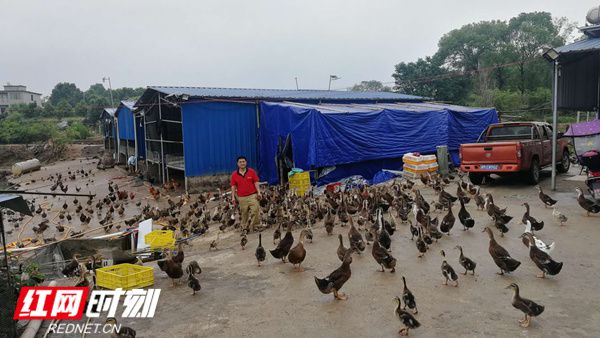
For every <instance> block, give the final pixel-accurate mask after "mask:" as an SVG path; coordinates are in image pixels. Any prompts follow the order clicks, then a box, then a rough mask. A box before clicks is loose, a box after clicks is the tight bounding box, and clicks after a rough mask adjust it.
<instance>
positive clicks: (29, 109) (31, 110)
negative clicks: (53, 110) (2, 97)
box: [7, 102, 42, 119]
mask: <svg viewBox="0 0 600 338" xmlns="http://www.w3.org/2000/svg"><path fill="white" fill-rule="evenodd" d="M13 112H14V113H18V114H19V115H21V116H23V117H24V118H27V119H31V118H35V117H38V116H40V115H41V112H42V109H41V108H40V107H38V106H37V104H36V103H35V102H34V103H29V104H24V103H19V104H15V105H12V106H10V107H8V109H7V113H8V114H10V113H13Z"/></svg>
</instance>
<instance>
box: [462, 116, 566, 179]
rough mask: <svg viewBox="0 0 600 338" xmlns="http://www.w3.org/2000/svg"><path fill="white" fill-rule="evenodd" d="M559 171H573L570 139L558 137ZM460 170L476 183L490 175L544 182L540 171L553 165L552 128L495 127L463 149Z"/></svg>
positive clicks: (531, 124)
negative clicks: (516, 175) (511, 175)
mask: <svg viewBox="0 0 600 338" xmlns="http://www.w3.org/2000/svg"><path fill="white" fill-rule="evenodd" d="M558 136H559V138H558V139H557V147H556V151H557V154H556V159H557V162H558V163H557V168H556V169H557V171H558V172H560V173H565V172H567V171H569V166H570V161H569V149H568V148H567V143H568V141H567V139H565V138H562V134H559V135H558ZM460 159H461V165H460V169H461V170H462V171H463V172H468V173H469V179H470V180H471V182H473V184H481V183H482V182H483V179H484V178H485V177H486V176H487V175H489V174H492V173H494V174H498V175H506V174H514V173H522V174H525V176H526V178H527V179H528V181H529V182H530V183H531V184H537V183H538V182H539V180H540V170H541V169H542V168H544V167H547V166H550V165H552V126H550V125H549V124H548V123H542V122H508V123H496V124H491V125H490V126H489V127H488V128H487V129H486V130H484V131H483V132H482V133H481V135H480V136H479V140H477V143H468V144H462V145H461V146H460Z"/></svg>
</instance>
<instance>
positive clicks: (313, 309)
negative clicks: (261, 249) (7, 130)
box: [9, 160, 600, 337]
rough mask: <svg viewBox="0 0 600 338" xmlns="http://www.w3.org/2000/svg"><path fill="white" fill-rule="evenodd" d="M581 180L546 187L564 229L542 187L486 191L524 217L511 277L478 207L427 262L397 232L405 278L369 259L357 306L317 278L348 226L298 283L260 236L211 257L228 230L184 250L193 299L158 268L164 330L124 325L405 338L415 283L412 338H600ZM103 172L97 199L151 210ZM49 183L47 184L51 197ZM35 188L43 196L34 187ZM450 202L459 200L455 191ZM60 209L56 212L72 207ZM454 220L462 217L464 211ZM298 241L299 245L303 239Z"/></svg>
mask: <svg viewBox="0 0 600 338" xmlns="http://www.w3.org/2000/svg"><path fill="white" fill-rule="evenodd" d="M80 166H83V167H85V168H92V167H95V164H94V162H91V161H86V160H82V161H81V162H79V160H74V161H67V162H59V163H57V164H55V165H53V166H50V167H45V168H44V169H43V170H42V171H39V172H37V173H32V174H28V175H25V176H23V177H21V178H19V179H18V180H17V181H19V182H21V183H22V185H23V186H24V187H25V183H26V182H27V181H28V180H29V181H30V180H31V178H32V177H39V175H48V174H49V173H51V172H57V171H65V170H67V169H71V170H73V169H76V168H78V167H80ZM578 172H579V168H578V167H576V168H572V169H571V172H570V173H569V174H567V175H563V176H560V177H559V180H558V190H557V191H556V192H550V191H549V184H550V179H549V177H548V175H545V177H544V180H543V182H542V183H541V186H542V187H544V188H545V189H546V190H548V193H550V194H551V195H552V196H553V197H555V198H556V199H558V200H559V203H558V205H559V209H560V210H561V212H562V213H564V214H565V215H567V216H568V217H569V221H568V222H567V224H566V225H565V226H560V225H558V224H557V223H556V222H555V221H554V220H553V217H552V210H551V209H546V208H544V206H543V204H542V203H541V202H540V200H539V199H538V197H537V191H536V190H535V189H534V188H533V187H532V186H529V185H526V184H524V183H521V182H517V181H515V180H513V179H505V180H499V181H496V182H493V183H492V184H490V185H485V186H483V187H482V190H483V191H484V192H490V193H492V195H493V196H494V199H495V202H496V204H497V205H499V206H500V207H505V206H506V207H508V212H507V213H508V214H509V215H512V216H514V217H515V218H514V220H513V221H512V222H511V223H510V224H509V227H510V231H509V232H508V233H507V234H506V236H505V237H503V238H501V237H499V236H498V233H497V232H496V231H495V234H496V238H497V240H498V242H499V243H500V244H501V245H502V246H504V247H505V248H506V249H507V250H508V251H509V252H510V253H511V255H512V256H513V257H514V258H516V259H518V260H520V261H521V262H522V265H521V266H520V267H519V268H518V269H517V270H516V271H515V272H514V273H512V274H510V275H505V276H499V275H497V274H496V272H498V268H497V267H496V265H495V264H494V263H493V261H492V259H491V257H490V256H489V254H488V252H487V248H488V238H487V235H486V234H485V233H482V232H481V231H482V229H483V227H484V226H486V225H491V223H490V220H489V217H488V216H487V214H486V213H485V212H484V211H476V210H475V206H474V204H473V202H471V203H470V204H468V205H467V209H468V211H469V212H470V213H471V215H472V216H473V218H474V219H475V221H476V225H475V227H474V228H473V229H471V230H469V231H462V229H461V226H460V225H459V224H458V223H459V222H458V220H457V225H455V227H454V229H453V230H452V233H451V236H449V237H444V238H443V239H441V240H440V241H439V243H437V244H433V245H432V246H431V248H430V250H429V251H428V252H427V253H426V254H425V256H424V257H423V258H417V249H416V247H415V244H414V242H413V241H411V240H410V233H409V229H408V225H400V224H398V225H397V228H398V231H397V232H396V233H395V234H394V235H393V236H392V252H393V255H394V256H395V257H396V258H397V259H398V264H397V268H396V273H395V274H391V273H389V272H385V273H382V272H379V271H378V268H379V266H378V265H377V264H376V263H375V261H374V260H373V257H372V256H371V253H370V247H367V250H366V251H365V253H363V254H362V256H355V257H354V261H353V263H352V265H351V268H352V277H351V278H350V280H349V281H348V282H347V283H346V285H344V287H343V289H342V291H344V292H345V293H346V294H347V295H348V296H349V299H348V300H347V301H338V300H334V299H333V296H332V295H324V294H321V293H320V292H319V290H318V289H317V287H316V285H315V282H314V280H313V276H319V277H324V276H326V275H327V274H329V273H330V272H331V271H333V270H334V269H336V268H337V267H338V266H339V265H340V262H339V260H338V258H337V256H336V249H337V246H338V240H337V234H338V233H341V234H343V235H344V240H345V243H346V245H347V237H346V234H347V231H348V228H347V227H345V228H343V227H340V226H338V225H336V227H335V229H334V234H335V236H327V235H326V233H325V230H324V228H323V227H322V225H321V224H318V225H317V226H315V227H314V233H315V238H314V242H313V243H306V244H305V248H306V250H307V256H306V259H305V261H304V263H303V266H304V268H305V271H304V272H295V271H293V270H292V266H291V265H290V264H283V263H281V261H279V260H276V259H274V258H273V257H271V256H270V254H268V253H267V261H266V262H265V264H264V265H263V266H262V267H257V266H256V260H255V258H254V249H255V248H256V245H257V242H258V235H257V234H251V235H249V237H248V239H249V243H248V246H247V248H246V250H241V248H240V245H239V239H240V237H239V233H237V232H233V231H231V230H228V231H227V232H226V233H225V235H224V236H221V242H220V244H219V250H217V251H209V249H208V248H209V242H210V241H212V240H213V239H214V238H215V236H216V232H217V229H216V228H217V227H216V226H212V227H211V230H210V232H209V233H207V234H206V235H205V236H203V237H200V238H198V239H195V240H193V241H192V243H191V246H189V247H188V246H186V247H184V251H185V255H186V262H187V261H189V260H192V259H194V260H197V261H198V262H199V263H200V266H201V267H202V274H201V275H200V276H199V280H200V283H201V284H202V290H201V291H200V292H199V293H197V294H196V295H195V296H192V295H191V290H190V289H189V288H188V287H187V285H186V281H185V279H182V281H181V283H180V285H179V286H176V287H173V286H171V280H170V279H168V278H166V275H165V274H164V273H162V272H161V271H160V270H159V269H158V267H157V266H156V264H155V263H149V264H148V265H149V266H153V267H154V268H155V284H154V287H156V288H160V289H162V294H161V298H160V300H159V303H158V307H157V312H156V315H155V317H154V319H124V320H122V323H123V324H124V325H127V326H130V327H132V328H134V329H135V330H137V333H138V337H241V336H244V337H395V336H397V332H398V330H399V329H400V327H401V324H400V322H399V321H398V319H397V318H396V317H395V316H394V309H395V303H394V300H393V297H394V296H396V295H401V292H402V278H401V277H402V276H405V277H406V279H407V283H408V286H409V288H410V289H411V290H412V292H413V293H414V295H415V297H416V301H417V304H418V307H419V314H418V315H417V316H416V318H417V319H418V320H419V321H420V322H421V324H422V326H421V327H420V328H419V329H416V330H414V331H412V330H411V332H410V334H411V336H416V337H442V336H450V337H457V336H458V337H487V336H492V337H517V336H525V337H598V336H599V335H600V313H599V312H598V311H597V308H598V301H599V300H600V296H598V292H597V286H598V285H599V284H598V280H599V277H600V261H599V260H598V257H599V256H600V246H599V245H597V242H598V240H599V239H600V227H599V226H600V215H594V216H590V217H586V216H585V212H584V211H583V210H582V209H581V208H580V207H579V206H578V205H577V201H576V194H575V192H574V188H575V187H576V186H580V187H583V182H582V181H581V179H580V178H579V177H577V174H578ZM94 173H95V176H94V178H93V179H94V183H93V188H90V190H91V189H94V190H95V191H96V192H97V193H98V194H99V195H100V196H102V194H105V193H106V182H107V180H108V179H111V180H113V181H114V182H118V184H119V185H120V186H122V187H126V189H128V190H133V191H137V192H138V195H137V196H136V199H135V201H137V200H138V199H142V200H143V201H144V202H149V203H152V202H151V201H148V200H146V196H145V194H143V192H145V191H146V189H147V188H146V187H145V186H143V185H142V186H137V187H136V186H135V185H136V183H135V180H133V179H132V178H130V177H127V176H125V172H124V171H123V170H122V169H118V168H114V169H110V170H107V171H94ZM42 183H43V182H37V183H36V184H38V185H39V186H43V184H42ZM138 184H139V183H138ZM27 187H28V188H31V187H35V185H34V184H33V183H29V185H27ZM43 189H47V188H40V191H44V190H43ZM448 191H455V188H454V187H452V188H451V189H448ZM82 192H83V191H82ZM422 192H423V194H424V196H425V197H426V199H427V200H428V201H431V200H433V199H434V198H435V197H434V195H433V193H432V191H431V189H423V190H422ZM524 201H527V202H529V204H531V206H532V211H531V213H532V215H533V216H534V217H536V218H537V219H538V220H543V221H544V222H545V224H546V225H545V227H544V229H543V230H541V231H539V232H536V236H538V237H539V238H541V239H542V240H544V241H545V242H546V243H548V242H552V241H555V242H556V248H555V249H554V251H553V252H552V253H551V255H552V257H554V258H555V259H556V260H558V261H562V262H564V267H563V270H562V271H561V273H560V274H559V275H557V276H551V277H548V278H546V279H538V278H536V277H535V275H536V274H537V273H538V272H539V270H538V269H537V268H536V267H535V265H534V264H533V262H532V261H531V260H530V258H529V255H528V249H526V247H525V246H524V245H523V244H522V242H521V240H520V239H519V235H521V233H522V232H523V229H524V226H523V225H522V224H520V219H521V217H522V215H523V213H524V211H525V209H524V207H523V206H521V204H522V203H523V202H524ZM49 204H50V205H52V208H56V207H57V206H60V205H61V204H62V202H59V203H57V202H49ZM454 210H455V213H456V212H457V211H458V208H457V207H455V209H454ZM136 212H138V210H137V209H136V207H135V205H134V203H130V204H129V205H128V207H127V210H126V215H130V214H134V213H136ZM94 222H95V220H93V221H92V224H93V223H94ZM34 223H35V222H32V223H31V224H34ZM77 224H78V222H77ZM28 228H29V230H27V227H26V229H25V230H23V232H22V234H21V236H22V237H27V236H30V235H32V234H31V233H30V232H28V231H30V229H31V225H29V227H28ZM272 232H273V229H268V230H266V231H264V233H263V234H264V235H263V245H264V246H265V248H266V249H272V248H273V247H274V245H273V243H272ZM102 233H103V231H100V232H98V233H97V235H100V234H102ZM16 235H18V234H17V233H16V232H14V233H13V234H12V235H11V236H12V237H9V241H11V240H15V239H16V237H15V236H16ZM48 235H51V233H49V234H47V236H48ZM55 235H56V236H59V235H60V234H55ZM294 236H295V237H296V239H298V236H299V231H296V232H295V233H294ZM11 238H12V239H11ZM21 239H22V238H21ZM458 244H460V245H462V246H463V248H464V251H465V255H467V256H469V257H470V258H472V259H473V260H475V261H476V262H477V263H478V265H477V270H476V273H475V276H470V275H469V276H463V275H462V274H461V275H459V282H460V286H459V287H458V288H455V287H452V286H444V285H442V281H443V279H442V275H441V270H440V266H441V263H442V257H441V255H440V254H439V251H440V250H442V249H443V250H445V251H446V254H447V260H448V262H449V263H450V264H451V265H452V266H453V267H454V268H455V269H456V270H457V271H461V272H462V269H461V267H460V266H459V264H458V252H457V251H456V250H454V249H453V248H454V246H456V245H458ZM184 264H185V262H184ZM512 282H515V283H518V285H519V286H520V288H521V295H522V296H523V297H526V298H530V299H532V300H535V301H537V302H539V303H540V304H543V305H545V307H546V309H545V312H544V313H543V314H542V315H541V316H540V317H538V318H535V319H534V320H533V321H532V324H531V326H530V327H529V328H526V329H525V328H521V327H520V326H519V325H518V322H517V320H518V319H521V318H522V314H521V313H520V312H519V311H518V310H516V309H514V308H513V307H512V306H511V297H512V292H511V291H509V290H506V289H505V287H506V286H507V285H509V284H510V283H512ZM98 322H99V323H100V322H102V323H103V321H98ZM50 336H52V337H54V336H57V335H50ZM91 336H92V337H93V335H91ZM88 337H90V335H88Z"/></svg>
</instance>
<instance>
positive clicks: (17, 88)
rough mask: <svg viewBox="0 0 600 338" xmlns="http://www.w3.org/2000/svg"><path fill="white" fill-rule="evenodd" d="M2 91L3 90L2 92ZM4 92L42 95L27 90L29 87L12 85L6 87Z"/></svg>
mask: <svg viewBox="0 0 600 338" xmlns="http://www.w3.org/2000/svg"><path fill="white" fill-rule="evenodd" d="M0 91H2V90H0ZM3 91H4V92H27V93H31V94H37V95H42V94H41V93H36V92H32V91H29V90H27V86H24V85H13V84H10V83H7V84H5V85H4V90H3Z"/></svg>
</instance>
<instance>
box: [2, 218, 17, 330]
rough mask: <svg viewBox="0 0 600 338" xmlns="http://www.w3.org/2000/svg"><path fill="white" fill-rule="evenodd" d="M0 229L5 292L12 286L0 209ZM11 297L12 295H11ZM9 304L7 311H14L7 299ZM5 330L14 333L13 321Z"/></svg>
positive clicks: (9, 290) (10, 290) (10, 289)
mask: <svg viewBox="0 0 600 338" xmlns="http://www.w3.org/2000/svg"><path fill="white" fill-rule="evenodd" d="M0 231H1V232H2V249H3V250H4V265H5V266H6V279H7V280H6V283H7V285H6V286H7V288H6V290H7V291H6V292H7V293H8V292H12V290H14V288H13V285H12V284H13V283H12V278H11V276H10V266H9V265H8V252H7V251H6V237H5V235H4V218H3V217H2V210H0ZM11 298H12V297H11ZM9 303H10V304H8V307H9V309H8V310H9V312H14V307H13V304H14V303H13V302H12V301H9ZM6 331H9V335H14V334H15V322H12V323H11V327H10V328H8V329H7V330H6Z"/></svg>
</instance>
